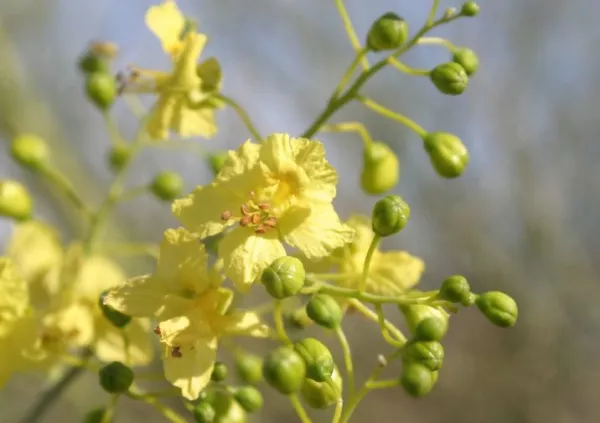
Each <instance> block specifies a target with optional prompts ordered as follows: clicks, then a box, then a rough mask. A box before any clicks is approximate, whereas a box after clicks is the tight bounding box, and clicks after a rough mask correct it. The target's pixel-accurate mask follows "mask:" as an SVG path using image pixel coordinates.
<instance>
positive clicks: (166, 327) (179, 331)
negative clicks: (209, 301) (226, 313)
mask: <svg viewBox="0 0 600 423" xmlns="http://www.w3.org/2000/svg"><path fill="white" fill-rule="evenodd" d="M210 323H211V322H210V316H207V315H206V314H205V313H204V311H203V310H201V309H200V308H194V309H191V310H188V311H187V313H186V314H184V315H181V316H177V317H173V318H171V319H168V320H164V321H161V322H160V323H159V324H158V327H159V329H160V341H161V342H162V343H164V344H167V345H186V344H192V343H194V342H195V341H196V340H197V339H198V338H210V337H212V336H214V331H213V328H212V326H211V325H210Z"/></svg>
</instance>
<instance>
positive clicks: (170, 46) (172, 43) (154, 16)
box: [146, 0, 185, 55]
mask: <svg viewBox="0 0 600 423" xmlns="http://www.w3.org/2000/svg"><path fill="white" fill-rule="evenodd" d="M146 25H147V26H148V28H150V30H151V31H152V32H153V33H154V35H156V37H157V38H158V39H159V40H160V42H161V44H162V48H163V50H164V51H165V52H167V53H169V54H171V55H176V54H177V53H178V50H179V48H180V44H181V41H180V36H181V33H182V31H183V30H184V28H185V17H184V16H183V14H182V13H181V11H180V10H179V8H178V7H177V4H175V2H174V1H170V0H166V1H165V2H164V3H163V4H161V5H160V6H152V7H151V8H150V9H148V12H146Z"/></svg>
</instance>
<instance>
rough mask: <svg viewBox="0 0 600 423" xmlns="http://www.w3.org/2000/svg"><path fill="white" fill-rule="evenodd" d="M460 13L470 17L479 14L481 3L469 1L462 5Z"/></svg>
mask: <svg viewBox="0 0 600 423" xmlns="http://www.w3.org/2000/svg"><path fill="white" fill-rule="evenodd" d="M460 13H461V15H464V16H469V17H473V16H477V15H478V14H479V5H478V4H477V3H475V2H474V1H467V2H465V3H464V4H463V5H462V8H461V10H460Z"/></svg>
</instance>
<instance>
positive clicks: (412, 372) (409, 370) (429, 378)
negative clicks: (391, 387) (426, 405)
mask: <svg viewBox="0 0 600 423" xmlns="http://www.w3.org/2000/svg"><path fill="white" fill-rule="evenodd" d="M434 373H436V372H432V371H431V370H429V369H428V368H427V367H425V366H423V365H421V364H417V363H406V364H405V365H404V368H403V369H402V376H401V377H400V384H401V385H402V387H403V388H404V390H405V391H406V392H407V393H408V394H409V395H411V396H413V397H422V396H424V395H427V394H428V393H430V392H431V390H432V389H433V385H434V384H435V380H436V379H437V376H434Z"/></svg>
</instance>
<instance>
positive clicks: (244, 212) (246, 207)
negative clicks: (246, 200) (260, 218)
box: [240, 204, 250, 216]
mask: <svg viewBox="0 0 600 423" xmlns="http://www.w3.org/2000/svg"><path fill="white" fill-rule="evenodd" d="M240 209H241V211H242V214H243V215H244V216H248V214H250V211H249V210H248V205H246V204H242V207H240Z"/></svg>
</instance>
